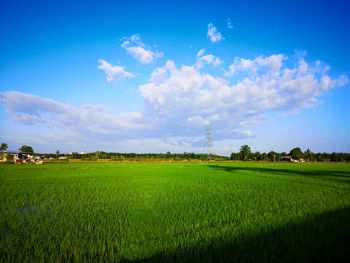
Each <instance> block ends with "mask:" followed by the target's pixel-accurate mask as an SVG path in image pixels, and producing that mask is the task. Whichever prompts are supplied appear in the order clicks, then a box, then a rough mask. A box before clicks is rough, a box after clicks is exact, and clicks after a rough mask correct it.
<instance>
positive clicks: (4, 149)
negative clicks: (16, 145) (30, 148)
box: [0, 142, 8, 151]
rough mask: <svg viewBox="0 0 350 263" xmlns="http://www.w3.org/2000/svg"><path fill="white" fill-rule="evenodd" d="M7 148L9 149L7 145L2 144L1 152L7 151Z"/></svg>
mask: <svg viewBox="0 0 350 263" xmlns="http://www.w3.org/2000/svg"><path fill="white" fill-rule="evenodd" d="M7 148H8V146H7V143H4V142H3V143H2V144H1V147H0V150H1V151H6V150H7Z"/></svg>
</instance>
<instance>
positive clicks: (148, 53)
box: [121, 34, 163, 64]
mask: <svg viewBox="0 0 350 263" xmlns="http://www.w3.org/2000/svg"><path fill="white" fill-rule="evenodd" d="M121 47H122V48H124V49H125V50H126V51H127V52H128V53H129V54H130V55H131V56H132V57H134V58H135V59H136V60H138V61H139V62H140V63H142V64H149V63H152V62H153V61H154V60H155V59H157V58H160V57H163V52H155V51H152V50H151V48H150V47H148V46H146V45H145V44H144V43H143V42H142V40H141V37H140V35H139V34H136V35H132V36H131V37H129V38H125V40H124V42H123V43H122V45H121Z"/></svg>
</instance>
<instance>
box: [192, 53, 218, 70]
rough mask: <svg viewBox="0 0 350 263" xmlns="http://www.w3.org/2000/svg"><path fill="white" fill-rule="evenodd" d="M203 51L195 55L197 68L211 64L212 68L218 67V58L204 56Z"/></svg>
mask: <svg viewBox="0 0 350 263" xmlns="http://www.w3.org/2000/svg"><path fill="white" fill-rule="evenodd" d="M204 52H205V51H204V49H201V50H199V52H198V53H197V63H196V65H195V66H196V67H197V68H202V67H203V66H204V64H212V65H213V66H214V67H216V66H218V65H220V64H221V63H222V62H221V60H220V59H219V58H218V57H215V56H214V55H205V56H203V55H204Z"/></svg>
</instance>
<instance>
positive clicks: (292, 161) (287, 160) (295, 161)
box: [282, 155, 305, 163]
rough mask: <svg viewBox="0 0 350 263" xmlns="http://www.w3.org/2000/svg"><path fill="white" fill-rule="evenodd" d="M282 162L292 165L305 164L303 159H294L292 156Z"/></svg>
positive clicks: (283, 158) (284, 157)
mask: <svg viewBox="0 0 350 263" xmlns="http://www.w3.org/2000/svg"><path fill="white" fill-rule="evenodd" d="M282 162H290V163H304V162H305V160H304V159H303V158H301V159H300V160H297V159H293V158H292V156H289V155H288V156H283V157H282Z"/></svg>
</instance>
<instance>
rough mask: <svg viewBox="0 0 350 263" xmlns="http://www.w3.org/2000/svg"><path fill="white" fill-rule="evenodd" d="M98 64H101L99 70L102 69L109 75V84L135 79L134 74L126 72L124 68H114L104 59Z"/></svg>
mask: <svg viewBox="0 0 350 263" xmlns="http://www.w3.org/2000/svg"><path fill="white" fill-rule="evenodd" d="M98 63H100V65H99V66H98V67H97V68H99V69H102V70H103V71H104V72H105V73H106V74H107V81H108V82H112V81H113V80H115V79H117V80H121V79H124V78H130V77H134V75H133V74H132V73H130V72H127V71H125V70H124V69H123V67H120V66H112V65H111V64H109V63H108V62H107V61H105V60H103V59H99V60H98Z"/></svg>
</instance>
